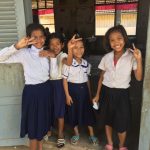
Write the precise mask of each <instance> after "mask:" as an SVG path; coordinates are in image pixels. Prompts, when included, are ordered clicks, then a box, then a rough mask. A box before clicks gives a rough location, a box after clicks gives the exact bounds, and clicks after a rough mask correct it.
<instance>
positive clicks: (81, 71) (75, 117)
mask: <svg viewBox="0 0 150 150" xmlns="http://www.w3.org/2000/svg"><path fill="white" fill-rule="evenodd" d="M90 68H91V65H90V64H89V63H88V62H87V61H86V60H84V59H82V62H81V64H78V62H77V61H76V60H75V59H73V63H72V66H67V65H64V66H63V78H64V79H67V81H68V90H69V94H70V96H71V98H72V100H73V104H71V106H67V108H66V109H67V115H66V118H67V121H68V123H69V124H70V125H71V126H72V127H75V126H77V125H88V126H93V125H94V124H95V117H94V112H93V108H92V103H91V101H90V95H89V89H88V85H87V81H88V75H89V74H90Z"/></svg>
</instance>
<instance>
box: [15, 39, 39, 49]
mask: <svg viewBox="0 0 150 150" xmlns="http://www.w3.org/2000/svg"><path fill="white" fill-rule="evenodd" d="M36 43H37V42H36V40H35V39H34V38H33V37H32V38H29V37H24V38H22V39H21V40H20V41H18V42H17V43H16V44H15V48H16V49H18V50H19V49H21V48H25V47H27V46H28V45H32V44H36Z"/></svg>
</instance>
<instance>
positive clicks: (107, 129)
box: [105, 125, 113, 145]
mask: <svg viewBox="0 0 150 150" xmlns="http://www.w3.org/2000/svg"><path fill="white" fill-rule="evenodd" d="M105 132H106V137H107V142H108V144H109V145H113V140H112V127H111V126H108V125H106V126H105Z"/></svg>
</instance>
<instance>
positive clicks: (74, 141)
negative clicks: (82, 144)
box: [71, 135, 80, 144]
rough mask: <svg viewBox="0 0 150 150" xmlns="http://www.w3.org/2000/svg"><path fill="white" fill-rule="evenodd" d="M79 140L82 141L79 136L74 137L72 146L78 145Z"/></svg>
mask: <svg viewBox="0 0 150 150" xmlns="http://www.w3.org/2000/svg"><path fill="white" fill-rule="evenodd" d="M79 139H80V136H79V135H74V136H72V138H71V144H77V143H78V141H79Z"/></svg>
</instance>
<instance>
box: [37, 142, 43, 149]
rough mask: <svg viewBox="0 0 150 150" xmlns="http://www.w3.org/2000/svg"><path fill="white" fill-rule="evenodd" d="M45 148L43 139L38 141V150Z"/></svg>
mask: <svg viewBox="0 0 150 150" xmlns="http://www.w3.org/2000/svg"><path fill="white" fill-rule="evenodd" d="M42 149H43V141H42V140H41V141H38V150H42Z"/></svg>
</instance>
